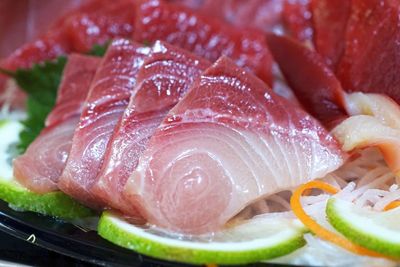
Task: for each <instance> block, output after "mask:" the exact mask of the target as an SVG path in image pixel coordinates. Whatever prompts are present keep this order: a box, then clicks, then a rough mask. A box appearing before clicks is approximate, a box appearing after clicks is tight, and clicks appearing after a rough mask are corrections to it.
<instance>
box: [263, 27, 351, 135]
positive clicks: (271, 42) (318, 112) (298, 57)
mask: <svg viewBox="0 0 400 267" xmlns="http://www.w3.org/2000/svg"><path fill="white" fill-rule="evenodd" d="M267 40H268V46H269V48H270V50H271V53H272V55H273V56H274V59H275V61H276V62H277V63H278V65H279V68H280V69H281V72H282V73H283V75H284V77H285V79H286V81H287V83H288V84H289V86H290V88H291V89H292V90H293V92H294V94H295V95H296V97H297V98H298V99H299V101H300V103H301V104H302V105H303V107H304V108H305V109H306V110H307V111H308V112H309V113H310V114H311V115H313V116H314V117H316V118H317V119H318V120H320V121H321V122H322V123H323V124H324V125H325V126H326V127H328V128H332V127H334V126H336V125H337V123H338V122H340V121H341V120H342V119H344V118H345V117H346V116H347V113H346V111H345V108H344V105H345V104H344V100H343V97H344V91H343V89H342V87H341V84H340V82H339V81H338V80H337V78H336V77H335V74H334V73H333V72H332V71H331V70H330V68H329V67H328V65H326V64H325V62H324V60H323V59H322V58H321V56H320V55H318V54H317V53H316V52H315V51H312V50H311V49H309V48H307V47H306V46H305V45H303V44H301V43H300V42H298V41H296V40H294V39H291V38H289V37H286V36H278V35H274V34H269V35H268V36H267Z"/></svg>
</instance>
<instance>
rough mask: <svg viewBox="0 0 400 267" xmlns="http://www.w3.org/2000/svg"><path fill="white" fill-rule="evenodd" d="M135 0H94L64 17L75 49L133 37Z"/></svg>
mask: <svg viewBox="0 0 400 267" xmlns="http://www.w3.org/2000/svg"><path fill="white" fill-rule="evenodd" d="M135 2H136V1H135V0H113V1H112V2H110V1H109V0H92V1H91V2H89V3H87V4H86V5H83V6H82V7H81V8H80V9H79V10H77V11H76V12H71V13H70V14H68V16H67V17H66V18H65V20H64V21H63V27H64V28H65V31H66V34H67V35H68V36H69V38H70V42H71V46H72V49H73V51H79V52H86V51H89V50H90V49H91V48H92V47H93V45H95V44H103V43H105V42H107V41H110V40H111V39H113V38H116V37H123V38H130V37H131V36H132V32H133V22H134V18H135V13H136V12H135Z"/></svg>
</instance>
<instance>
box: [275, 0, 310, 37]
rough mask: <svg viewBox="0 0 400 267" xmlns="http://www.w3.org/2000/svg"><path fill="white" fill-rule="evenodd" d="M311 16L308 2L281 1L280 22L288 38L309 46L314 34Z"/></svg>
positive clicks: (296, 0)
mask: <svg viewBox="0 0 400 267" xmlns="http://www.w3.org/2000/svg"><path fill="white" fill-rule="evenodd" d="M311 16H312V14H311V7H310V0H283V10H282V20H283V24H284V27H285V31H286V33H287V34H288V35H289V36H291V37H293V38H295V39H296V40H298V41H301V42H307V43H308V44H310V43H311V41H312V38H313V33H314V31H313V27H312V18H311Z"/></svg>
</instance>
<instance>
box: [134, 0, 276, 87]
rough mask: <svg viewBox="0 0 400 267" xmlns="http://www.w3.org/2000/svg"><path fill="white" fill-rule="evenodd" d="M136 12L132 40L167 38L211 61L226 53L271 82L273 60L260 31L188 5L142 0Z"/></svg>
mask: <svg viewBox="0 0 400 267" xmlns="http://www.w3.org/2000/svg"><path fill="white" fill-rule="evenodd" d="M137 12H138V13H137V16H136V20H135V21H136V22H135V31H134V39H135V40H137V41H140V42H149V41H150V42H153V41H156V40H163V41H167V42H168V43H170V44H173V45H176V46H179V47H182V48H184V49H186V50H188V51H191V52H193V53H195V54H197V55H199V56H202V57H204V58H206V59H208V60H210V61H215V60H217V59H218V58H219V57H220V56H221V55H226V56H228V57H230V58H232V59H233V60H234V61H235V62H236V63H237V64H238V65H239V66H243V67H246V68H247V69H249V70H252V71H253V72H254V73H255V74H256V75H257V76H259V77H260V78H261V79H263V80H264V81H266V82H267V83H269V84H271V83H272V77H271V75H272V74H271V63H272V60H271V55H270V53H269V51H268V48H267V45H266V43H265V36H264V33H263V32H261V31H257V30H252V29H245V28H243V29H242V28H238V27H235V26H232V25H229V24H227V23H224V22H223V21H221V20H219V19H216V18H210V17H208V16H205V15H204V14H201V13H200V12H196V11H193V10H191V9H189V8H186V7H183V6H180V5H176V4H168V3H165V2H162V1H159V0H148V1H144V2H142V3H141V5H139V7H138V11H137Z"/></svg>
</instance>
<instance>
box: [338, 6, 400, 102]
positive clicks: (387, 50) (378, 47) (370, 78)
mask: <svg viewBox="0 0 400 267" xmlns="http://www.w3.org/2000/svg"><path fill="white" fill-rule="evenodd" d="M351 8H352V9H351V15H350V19H349V21H348V24H347V32H346V46H345V52H344V56H343V57H342V60H341V61H340V64H339V67H338V70H337V74H338V78H339V80H340V81H341V83H342V86H343V88H344V89H345V90H346V91H347V92H358V91H360V92H365V93H381V94H386V95H388V96H389V97H391V98H393V99H394V100H395V101H396V102H397V103H400V75H399V67H400V1H397V0H354V1H352V6H351Z"/></svg>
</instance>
